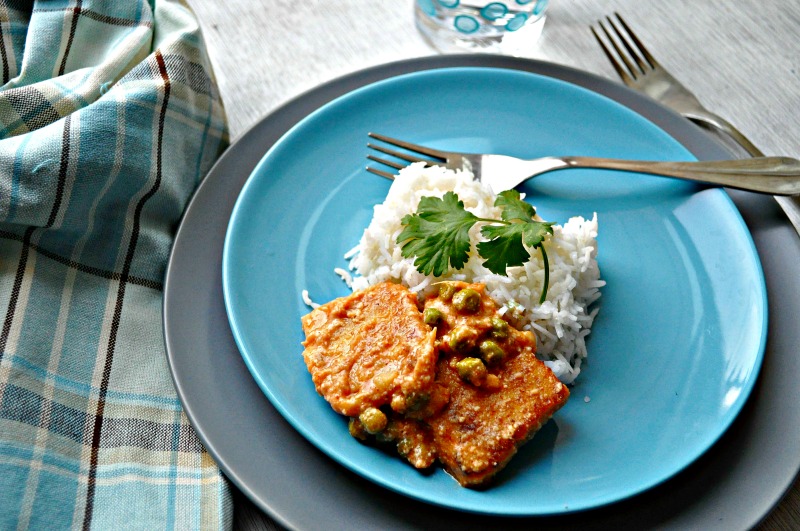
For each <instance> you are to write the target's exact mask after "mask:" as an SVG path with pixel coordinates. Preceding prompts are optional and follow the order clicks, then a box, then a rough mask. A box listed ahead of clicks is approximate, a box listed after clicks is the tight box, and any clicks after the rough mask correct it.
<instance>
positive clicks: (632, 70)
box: [600, 17, 642, 79]
mask: <svg viewBox="0 0 800 531" xmlns="http://www.w3.org/2000/svg"><path fill="white" fill-rule="evenodd" d="M606 20H608V24H609V25H610V26H611V27H612V28H613V29H614V32H615V33H616V34H617V37H620V38H621V35H620V34H619V30H617V28H616V26H614V22H613V21H612V20H611V19H610V18H608V17H606ZM600 27H601V28H602V29H603V33H605V34H606V38H607V39H608V42H610V43H611V46H613V47H614V50H615V51H616V52H617V55H619V58H620V59H622V62H623V63H625V66H626V67H628V72H629V73H630V74H631V76H633V79H636V78H637V77H639V75H640V74H641V72H642V71H641V70H639V69H638V68H636V65H634V64H633V63H632V62H631V61H630V59H628V54H626V53H625V52H624V51H623V50H622V48H620V47H619V44H617V41H616V40H615V39H614V37H612V36H611V32H610V31H608V28H607V27H606V25H605V24H603V22H602V21H601V22H600ZM622 40H623V43H624V39H622Z"/></svg>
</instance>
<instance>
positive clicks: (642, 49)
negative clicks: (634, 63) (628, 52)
mask: <svg viewBox="0 0 800 531" xmlns="http://www.w3.org/2000/svg"><path fill="white" fill-rule="evenodd" d="M614 15H616V17H617V20H619V22H620V24H622V27H623V28H624V29H625V31H626V32H627V33H628V35H629V36H630V38H631V40H632V41H633V43H634V44H635V45H636V47H637V48H638V49H639V52H641V54H642V55H643V56H644V58H645V59H647V62H648V63H650V66H652V67H653V68H658V67H660V65H659V64H658V61H656V59H655V57H653V56H652V55H651V54H650V52H649V51H648V50H647V48H645V46H644V44H642V41H640V40H639V37H637V36H636V34H635V33H634V32H633V31H631V28H630V27H629V26H628V24H627V23H626V22H625V19H623V18H622V16H621V15H620V14H619V13H617V12H614ZM615 29H616V28H615Z"/></svg>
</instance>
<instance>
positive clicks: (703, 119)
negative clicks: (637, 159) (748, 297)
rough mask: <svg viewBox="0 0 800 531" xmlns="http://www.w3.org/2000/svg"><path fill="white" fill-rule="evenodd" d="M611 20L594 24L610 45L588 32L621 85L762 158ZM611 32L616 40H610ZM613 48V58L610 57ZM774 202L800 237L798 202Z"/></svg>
mask: <svg viewBox="0 0 800 531" xmlns="http://www.w3.org/2000/svg"><path fill="white" fill-rule="evenodd" d="M614 16H615V17H616V19H617V21H618V23H615V22H614V20H612V19H611V17H606V21H607V23H606V24H604V23H603V21H598V23H597V25H598V26H599V27H600V29H601V30H602V32H603V34H605V37H606V40H607V41H608V43H609V45H606V43H605V42H604V41H603V39H602V38H601V37H600V34H599V33H598V32H597V31H596V30H595V28H594V27H590V29H591V30H592V34H594V37H595V39H597V42H598V43H599V44H600V47H601V48H602V49H603V52H605V54H606V56H607V57H608V60H609V61H610V62H611V65H612V66H613V67H614V69H615V70H616V71H617V74H618V75H619V77H620V78H621V79H622V82H623V83H625V84H626V85H627V86H629V87H631V88H632V89H635V90H638V91H640V92H643V93H645V94H647V95H648V96H650V97H651V98H653V99H655V100H656V101H658V102H659V103H662V104H663V105H665V106H667V107H669V108H671V109H672V110H674V111H676V112H678V113H679V114H681V115H682V116H684V117H685V118H688V119H689V120H691V121H693V122H695V123H697V124H699V125H702V126H705V127H709V128H711V129H713V130H716V131H719V132H721V133H723V134H725V135H727V136H728V137H729V138H731V139H732V140H733V141H735V142H736V143H737V144H738V145H740V146H741V147H742V148H743V149H744V150H745V151H747V153H749V154H750V156H752V157H763V156H764V153H762V152H761V150H759V149H758V148H757V147H756V146H754V145H753V143H752V142H750V140H748V139H747V137H745V136H744V135H743V134H742V133H741V132H740V131H739V130H738V129H736V127H734V125H733V124H731V123H730V122H729V121H727V120H725V119H724V118H722V117H721V116H719V115H717V114H715V113H713V112H711V111H709V110H708V109H706V108H705V107H704V106H703V105H702V104H701V103H700V101H699V100H698V99H697V97H696V96H695V95H694V94H693V93H692V92H691V91H689V89H687V88H686V87H685V86H683V84H681V82H680V81H678V80H677V79H675V78H674V77H673V76H672V75H671V74H670V73H669V72H668V71H667V70H666V69H664V67H663V66H661V64H660V63H659V62H658V61H656V59H655V58H654V57H653V55H652V54H651V53H650V52H649V51H648V50H647V48H646V47H645V46H644V45H643V44H642V42H641V41H640V40H639V38H638V37H637V36H636V34H635V33H634V32H633V31H632V30H631V29H630V27H629V26H628V24H627V23H626V22H625V20H624V19H623V18H622V17H621V16H620V14H619V13H614ZM609 27H611V30H609V29H608V28H609ZM620 28H621V29H620ZM612 31H613V34H614V35H615V36H616V38H614V37H612ZM609 46H610V47H609ZM612 48H613V50H614V52H616V55H615V54H614V53H612V51H611V49H612ZM623 48H624V50H623ZM775 199H776V200H777V201H778V204H779V205H780V206H781V207H782V208H783V210H784V211H785V212H786V214H787V216H788V217H789V220H790V221H791V223H792V225H794V227H795V229H796V230H797V232H798V233H800V203H798V198H788V197H781V196H776V197H775Z"/></svg>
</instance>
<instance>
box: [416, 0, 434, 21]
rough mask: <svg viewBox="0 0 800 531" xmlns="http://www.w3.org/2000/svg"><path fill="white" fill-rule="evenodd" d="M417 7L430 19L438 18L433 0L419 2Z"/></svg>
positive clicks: (420, 0) (418, 0)
mask: <svg viewBox="0 0 800 531" xmlns="http://www.w3.org/2000/svg"><path fill="white" fill-rule="evenodd" d="M417 5H418V6H419V8H420V9H421V10H422V12H423V13H425V14H426V15H428V16H429V17H435V16H436V7H434V5H433V0H417Z"/></svg>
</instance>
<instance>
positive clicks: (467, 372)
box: [456, 358, 488, 385]
mask: <svg viewBox="0 0 800 531" xmlns="http://www.w3.org/2000/svg"><path fill="white" fill-rule="evenodd" d="M456 370H457V371H458V375H459V376H460V377H461V379H462V380H464V381H467V382H469V383H471V384H472V385H481V384H482V383H483V382H484V381H486V376H487V375H488V371H487V370H486V365H484V364H483V362H482V361H481V360H479V359H478V358H464V359H463V360H461V361H459V362H457V363H456Z"/></svg>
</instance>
